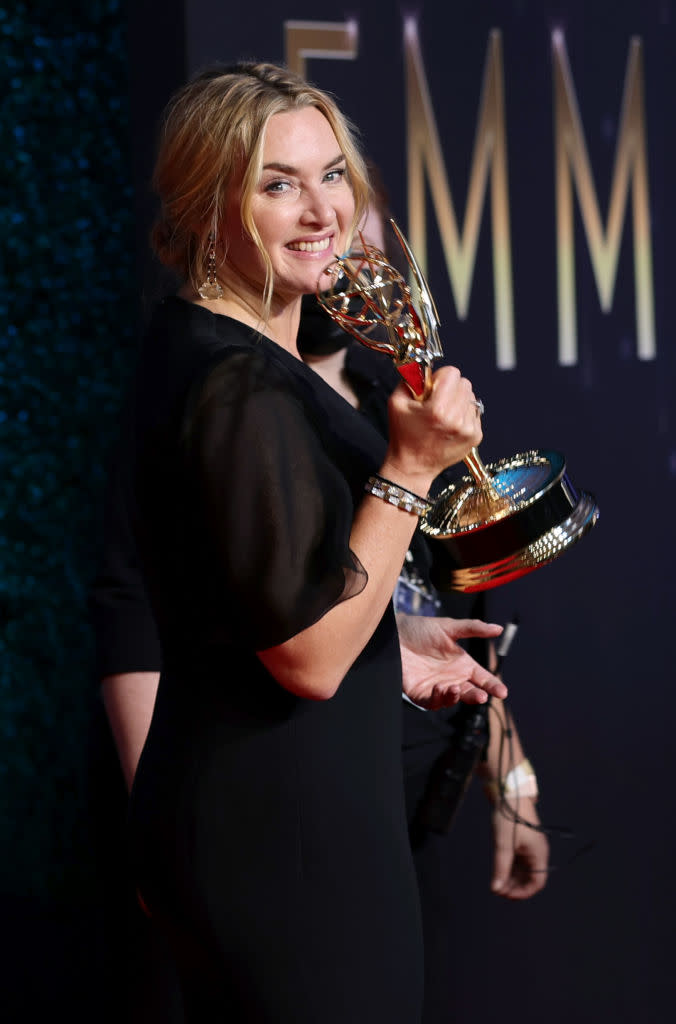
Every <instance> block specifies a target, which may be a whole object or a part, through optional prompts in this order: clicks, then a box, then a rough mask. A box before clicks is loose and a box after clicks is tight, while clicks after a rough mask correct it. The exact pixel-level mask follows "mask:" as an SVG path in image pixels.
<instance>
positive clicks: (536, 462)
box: [420, 451, 599, 592]
mask: <svg viewBox="0 0 676 1024" xmlns="http://www.w3.org/2000/svg"><path fill="white" fill-rule="evenodd" d="M486 469H487V472H488V474H489V480H488V481H487V483H484V484H477V483H476V482H475V481H474V480H473V479H472V478H471V477H463V478H462V479H461V480H460V481H458V482H457V483H454V484H452V485H451V486H450V487H447V488H446V489H445V490H444V491H442V492H441V494H440V495H439V496H438V497H437V498H436V499H435V501H434V504H433V507H432V508H431V509H430V511H429V512H428V513H427V514H426V515H425V516H424V517H423V519H422V520H421V524H420V525H421V529H422V531H423V533H425V534H426V535H427V536H429V537H434V538H436V539H437V540H438V541H440V542H441V552H440V553H439V554H440V557H438V558H437V559H436V560H435V561H436V565H435V570H434V574H433V583H434V585H435V586H436V587H437V589H438V590H460V591H465V592H471V591H480V590H489V589H491V588H492V587H498V586H501V585H502V584H504V583H508V582H509V581H510V580H514V579H517V578H518V577H520V576H524V575H525V574H526V573H529V572H533V570H534V569H537V568H539V567H540V566H542V565H547V564H548V563H549V562H552V561H554V559H555V558H558V556H559V555H560V554H562V553H563V552H564V551H565V550H567V549H568V548H569V547H570V546H571V545H572V544H574V543H575V542H576V541H578V540H579V539H580V538H581V537H583V536H584V534H585V533H587V532H588V530H590V529H591V528H592V526H593V525H594V524H595V523H596V521H597V519H598V516H599V510H598V506H597V504H596V502H595V500H594V498H593V497H592V495H590V494H587V493H586V492H579V493H578V492H577V491H576V490H575V488H574V487H573V485H572V484H571V482H570V480H569V478H568V476H567V474H566V472H565V461H564V458H563V456H562V455H561V454H560V453H559V452H552V451H532V452H526V453H523V454H520V455H515V456H513V457H512V458H510V459H503V460H502V461H500V462H497V463H493V464H492V465H489V466H487V467H486Z"/></svg>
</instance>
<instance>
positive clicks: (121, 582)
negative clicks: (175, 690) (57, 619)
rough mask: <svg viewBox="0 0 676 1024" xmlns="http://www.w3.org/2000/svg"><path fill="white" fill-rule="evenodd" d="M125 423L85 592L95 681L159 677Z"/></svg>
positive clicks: (157, 656)
mask: <svg viewBox="0 0 676 1024" xmlns="http://www.w3.org/2000/svg"><path fill="white" fill-rule="evenodd" d="M130 459H131V454H130V446H129V438H128V423H127V422H126V421H125V430H124V431H123V434H122V437H121V439H120V443H119V445H118V447H117V449H116V451H115V453H114V458H113V461H112V463H111V465H110V467H109V473H108V481H107V488H106V504H105V509H104V543H103V551H102V557H101V561H100V564H99V567H98V572H97V575H96V577H95V579H94V581H93V583H92V585H91V587H90V591H89V612H90V617H91V622H92V626H93V629H94V637H95V641H96V664H97V673H98V677H99V679H101V678H103V677H105V676H108V675H115V674H118V673H126V672H159V670H160V664H161V654H160V641H159V636H158V632H157V626H156V625H155V619H154V616H153V613H152V611H151V608H150V603H149V600H148V596H147V593H146V589H145V585H144V582H143V577H142V574H141V569H140V566H139V561H138V557H137V551H136V544H135V541H134V536H133V532H132V527H131V523H130V503H131V501H132V497H131V480H130Z"/></svg>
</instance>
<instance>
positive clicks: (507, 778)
mask: <svg viewBox="0 0 676 1024" xmlns="http://www.w3.org/2000/svg"><path fill="white" fill-rule="evenodd" d="M369 178H370V180H371V183H372V185H373V187H374V199H373V202H372V204H371V206H370V208H369V211H368V215H367V217H366V218H365V220H364V222H363V224H362V226H361V236H362V238H363V240H364V241H365V242H367V243H368V244H371V245H374V246H375V247H376V248H378V249H380V250H381V251H382V252H384V253H385V255H386V256H387V257H388V259H389V260H390V262H391V263H392V264H393V265H394V266H395V267H396V268H397V269H398V270H399V271H400V272H401V273H402V275H405V274H406V269H407V268H406V265H405V262H402V260H403V254H402V253H401V249H400V247H399V244H398V242H397V240H396V236H395V235H394V232H393V231H392V229H391V227H390V224H389V221H390V214H389V200H388V197H387V192H386V189H385V186H384V184H383V181H382V178H381V175H380V173H379V171H378V168H377V167H375V166H374V165H373V164H372V163H369ZM356 244H359V243H356ZM298 347H299V351H300V353H301V355H302V356H303V358H304V360H305V361H306V362H307V363H308V364H309V365H310V366H312V367H313V369H314V370H315V371H316V372H317V373H319V374H320V375H321V376H322V377H323V378H324V379H325V380H326V381H327V382H328V383H329V384H331V386H332V387H333V388H334V389H335V390H337V391H338V392H339V393H340V394H341V395H342V396H343V397H344V398H345V399H346V401H348V402H349V403H350V404H351V405H353V406H354V407H355V408H358V409H359V410H360V411H361V412H362V413H363V415H364V416H365V417H366V418H367V419H368V420H369V421H370V422H371V423H373V425H374V426H375V427H376V428H377V429H378V430H379V432H381V433H382V434H383V436H387V429H388V417H387V401H388V398H389V395H390V394H391V393H392V391H393V389H394V388H395V387H396V386H397V384H398V382H399V375H398V374H397V372H396V370H395V369H394V367H393V365H392V363H391V362H390V360H389V359H388V358H387V357H385V356H383V355H382V354H381V353H378V352H374V351H373V350H371V349H368V348H366V347H364V346H362V345H360V344H359V343H358V342H356V341H354V340H352V339H351V337H350V336H349V335H347V334H346V333H345V332H344V331H343V330H341V329H340V328H339V327H338V326H337V325H336V324H334V323H333V322H332V321H330V320H329V319H328V317H327V315H326V313H324V311H323V310H322V309H321V306H320V305H319V303H317V302H316V300H315V299H314V297H312V296H308V297H306V298H305V299H304V300H303V315H302V317H301V326H300V330H299V334H298ZM442 485H443V476H442V477H441V478H440V480H439V481H437V485H436V486H435V488H434V489H435V490H439V489H440V488H441V486H442ZM434 548H435V542H434V541H428V540H427V539H426V538H425V536H424V535H423V534H422V533H421V532H420V531H419V530H418V531H416V533H415V534H414V537H413V538H412V543H411V545H410V547H409V550H408V551H407V554H406V559H405V561H404V564H403V567H402V572H401V574H400V577H399V580H398V582H397V587H396V590H395V598H394V600H395V607H397V608H399V609H400V610H402V611H407V612H412V613H413V614H417V615H422V616H425V617H428V616H437V615H447V616H453V617H457V618H483V616H484V615H485V597H484V595H483V594H477V593H474V594H463V593H457V592H450V593H439V592H438V591H436V590H435V588H434V586H433V585H432V582H431V574H432V568H433V565H434V555H435V552H434ZM468 647H469V649H470V650H471V652H472V654H473V656H474V657H475V658H477V659H478V660H480V661H481V662H482V663H484V664H492V665H495V657H496V656H495V651H494V649H493V645H492V643H491V642H490V641H487V640H484V639H481V640H470V641H469V642H468ZM403 721H404V730H403V744H402V757H403V765H404V779H405V787H406V803H407V817H408V822H409V836H410V840H411V844H412V848H413V854H414V861H415V866H416V873H417V878H418V884H419V888H420V895H421V906H422V919H423V934H424V947H425V1008H424V1015H423V1022H424V1024H447V1022H448V1020H449V1019H452V1014H453V994H454V987H455V986H456V985H457V984H458V982H457V979H454V977H453V972H452V970H451V969H450V968H449V963H451V962H452V953H453V945H454V942H456V943H457V942H458V941H460V939H459V938H458V931H457V923H456V921H455V920H454V918H453V915H452V912H451V913H449V906H450V907H451V908H452V905H453V890H454V887H455V886H456V885H457V884H458V882H457V877H456V876H455V874H454V871H453V863H454V862H453V860H452V858H451V857H450V844H452V843H453V842H454V841H455V835H454V832H453V830H452V828H451V823H452V821H453V818H454V815H455V813H457V809H458V805H459V803H460V801H461V799H462V797H463V795H464V789H465V787H466V785H467V783H468V782H469V781H470V777H471V774H472V772H473V771H474V772H475V773H476V774H477V775H478V776H479V777H480V779H481V780H482V782H483V788H484V791H485V793H486V796H487V798H488V801H489V805H490V807H491V822H492V833H493V870H492V876H491V889H492V891H493V892H495V893H496V894H498V895H500V896H502V897H504V898H506V899H510V900H524V899H529V898H530V897H532V896H534V895H535V894H537V893H538V892H540V891H541V890H542V889H543V888H544V886H545V884H546V881H547V871H548V864H549V843H548V840H547V838H546V835H545V833H544V831H543V830H542V829H541V827H540V819H539V816H538V812H537V798H538V790H537V782H536V778H535V774H534V772H533V769H532V766H531V764H530V762H529V761H528V760H527V758H526V757H525V754H524V750H523V747H522V744H521V740H520V737H519V734H518V731H517V728H516V725H515V723H514V721H513V719H512V717H511V714H510V713H509V711H508V710H507V708H506V706H505V705H504V704H503V703H502V702H500V703H499V704H497V705H494V704H491V705H490V708H489V707H486V706H484V707H480V708H474V709H473V708H471V707H467V706H462V707H457V706H456V707H453V708H447V709H442V710H439V711H422V710H421V709H419V708H416V707H415V706H414V705H413V704H411V702H409V701H405V702H404V707H403ZM468 747H469V748H470V750H473V751H474V753H475V755H476V756H475V758H474V766H473V768H467V769H464V770H467V772H468V774H467V777H466V779H465V782H464V784H463V783H460V782H459V783H458V785H457V786H455V787H453V791H452V792H451V793H448V792H447V790H448V788H449V787H448V782H447V776H446V777H444V771H445V770H446V772H448V771H452V772H453V773H454V775H455V774H456V773H457V772H458V771H459V767H458V765H459V761H462V762H467V761H468V760H469V761H472V757H471V756H469V758H468V755H467V754H464V753H462V754H461V757H460V758H459V757H458V751H459V748H461V750H465V749H466V748H468Z"/></svg>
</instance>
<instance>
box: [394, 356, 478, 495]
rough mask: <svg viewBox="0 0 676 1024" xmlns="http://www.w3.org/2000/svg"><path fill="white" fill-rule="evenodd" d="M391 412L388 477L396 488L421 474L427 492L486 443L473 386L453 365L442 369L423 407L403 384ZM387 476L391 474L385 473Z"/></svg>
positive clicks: (433, 380) (422, 403)
mask: <svg viewBox="0 0 676 1024" xmlns="http://www.w3.org/2000/svg"><path fill="white" fill-rule="evenodd" d="M388 413H389V421H390V426H389V437H390V444H389V448H388V455H387V460H386V462H387V470H388V473H389V472H390V471H391V473H392V477H391V479H393V480H394V481H395V483H399V482H400V480H406V481H409V485H410V484H411V482H412V479H411V478H412V477H415V476H416V475H417V476H418V477H419V478H420V480H421V489H422V488H424V491H425V492H426V490H427V487H428V486H429V483H431V481H432V480H433V479H434V477H435V476H437V475H438V474H439V473H441V472H442V471H443V470H444V469H446V468H447V467H448V466H452V465H454V464H455V463H456V462H460V461H462V459H464V457H465V456H466V455H467V453H468V452H469V451H470V449H471V448H473V447H474V446H475V445H478V444H479V442H480V441H481V438H482V432H481V418H480V416H479V411H478V408H477V403H476V399H475V397H474V392H473V390H472V385H471V384H470V382H469V381H468V380H467V379H466V378H465V377H462V376H461V375H460V371H459V370H458V369H456V368H455V367H453V366H444V367H442V368H441V369H440V370H437V372H436V373H435V374H434V376H433V378H432V391H431V393H430V395H429V397H428V398H426V399H425V400H424V401H422V402H420V401H416V399H415V398H413V396H412V395H411V393H410V391H409V389H408V387H407V386H406V385H405V384H403V383H402V384H401V385H400V386H399V387H398V388H397V389H396V390H395V391H394V392H393V393H392V395H391V397H390V400H389V405H388ZM383 475H385V476H387V475H388V474H387V473H385V471H384V470H383ZM425 480H428V481H429V483H428V484H427V485H425V482H424V481H425Z"/></svg>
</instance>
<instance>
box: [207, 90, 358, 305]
mask: <svg viewBox="0 0 676 1024" xmlns="http://www.w3.org/2000/svg"><path fill="white" fill-rule="evenodd" d="M239 207H240V193H239V192H237V193H236V194H235V195H233V197H232V200H231V202H230V203H229V204H228V207H227V210H226V218H225V231H226V237H227V241H228V248H227V253H226V264H227V265H230V266H231V267H232V269H233V270H235V271H236V273H237V274H238V275H239V276H242V277H244V279H245V280H247V281H249V282H251V283H252V284H256V285H259V286H260V287H261V289H262V287H263V283H264V281H265V268H264V265H263V261H262V259H261V255H260V253H259V251H258V249H257V247H256V245H255V244H254V242H253V241H252V240H251V238H249V237H248V235H247V234H246V230H245V229H244V227H243V225H242V221H241V216H240V209H239ZM251 214H252V217H253V220H254V223H255V225H256V228H257V229H258V232H259V234H260V236H261V240H262V242H263V246H264V247H265V249H266V251H267V252H268V254H269V256H270V260H271V262H272V268H273V272H274V290H275V295H276V296H278V297H281V298H287V299H289V300H291V299H294V298H297V297H298V296H300V295H303V294H308V293H310V292H314V291H315V289H316V288H317V283H318V280H319V277H320V274H321V272H322V270H323V268H324V267H326V266H327V264H329V263H330V262H331V260H332V259H333V258H334V256H335V255H338V254H340V253H343V252H344V251H345V249H346V247H347V241H348V236H349V231H350V227H351V225H352V218H353V215H354V198H353V195H352V190H351V188H350V185H349V184H348V181H347V176H346V170H345V159H344V157H343V154H342V153H341V150H340V147H339V145H338V142H337V140H336V137H335V135H334V133H333V129H332V128H331V125H330V124H329V122H328V121H327V120H326V118H325V117H324V115H323V114H322V113H321V112H320V111H319V110H317V108H316V107H305V108H303V109H302V110H290V111H285V112H284V113H282V114H274V115H273V116H272V117H271V118H270V120H269V121H268V124H267V127H266V129H265V139H264V143H263V170H262V173H261V178H260V180H259V182H258V183H257V185H256V186H255V188H254V192H253V195H252V202H251ZM327 286H328V281H327V280H325V281H324V282H323V287H327Z"/></svg>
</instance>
